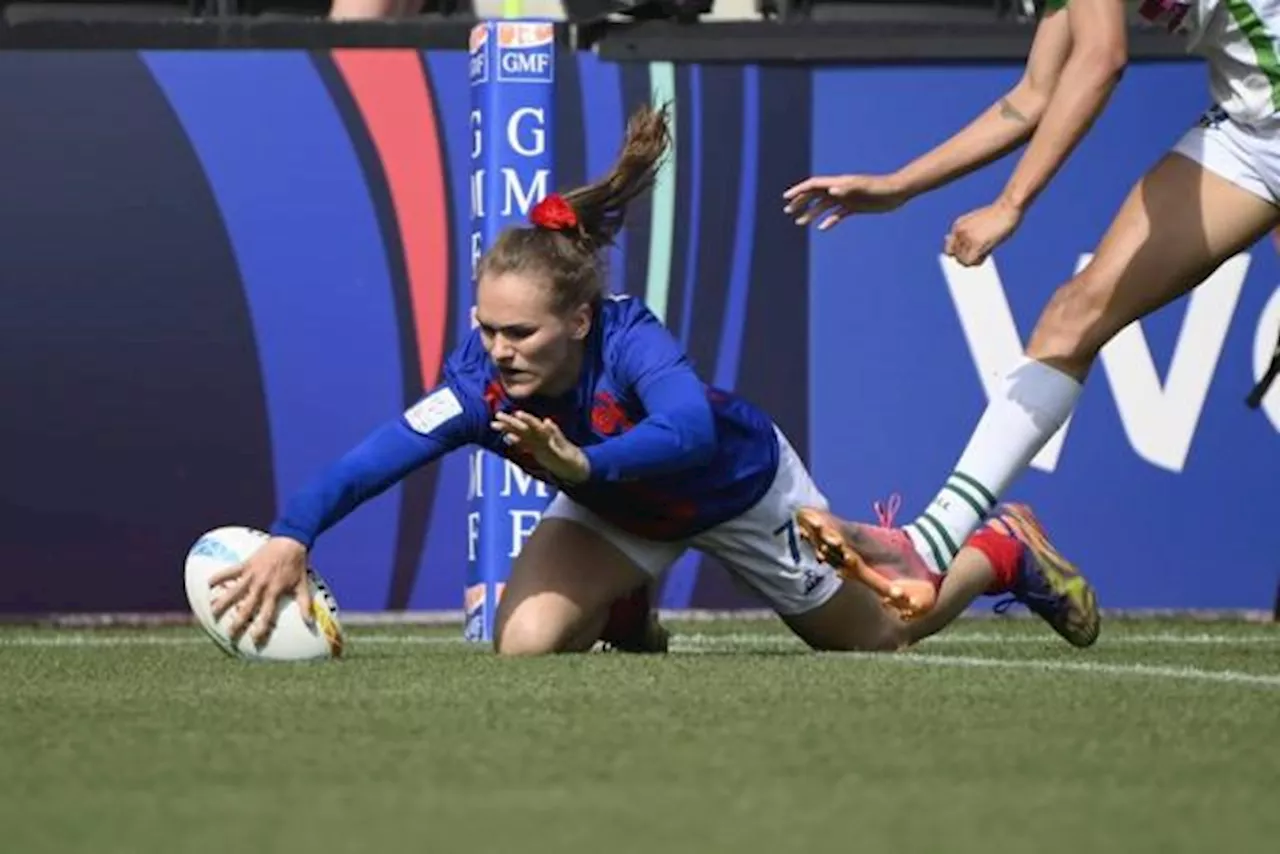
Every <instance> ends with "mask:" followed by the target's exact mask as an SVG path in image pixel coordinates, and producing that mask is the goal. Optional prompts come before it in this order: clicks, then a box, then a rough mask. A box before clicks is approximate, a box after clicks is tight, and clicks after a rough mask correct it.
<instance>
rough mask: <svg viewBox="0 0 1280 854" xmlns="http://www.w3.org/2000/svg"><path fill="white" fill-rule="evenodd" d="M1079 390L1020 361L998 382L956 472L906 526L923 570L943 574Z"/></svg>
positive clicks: (1037, 365)
mask: <svg viewBox="0 0 1280 854" xmlns="http://www.w3.org/2000/svg"><path fill="white" fill-rule="evenodd" d="M1080 388H1081V386H1080V383H1078V382H1076V380H1075V379H1073V378H1072V377H1069V376H1067V375H1066V374H1064V373H1062V372H1061V371H1059V370H1057V369H1055V368H1051V367H1049V366H1048V365H1046V364H1044V363H1043V362H1037V361H1035V360H1034V359H1029V358H1026V357H1023V358H1022V360H1021V361H1019V362H1018V364H1016V365H1014V367H1013V370H1011V371H1009V373H1008V374H1006V375H1005V378H1004V382H1003V383H1001V386H1000V391H999V392H998V393H997V395H996V396H995V397H993V398H992V399H991V402H990V403H989V404H987V411H986V412H984V413H983V415H982V420H981V421H979V422H978V427H977V429H975V430H974V431H973V436H972V437H971V438H970V439H969V445H968V447H966V448H965V449H964V454H963V455H961V457H960V462H959V463H958V464H957V465H956V468H955V471H953V472H952V473H951V476H950V477H948V478H947V482H946V484H945V485H944V486H943V487H942V490H941V491H940V492H939V493H938V494H937V496H936V497H934V499H933V501H931V502H930V503H929V506H928V507H926V508H925V511H924V512H923V513H921V514H920V516H919V517H918V518H917V519H916V520H915V521H914V522H912V523H911V524H910V525H907V526H906V532H907V536H909V537H910V538H911V541H912V543H914V544H915V547H916V551H918V552H919V553H920V556H921V557H923V558H924V561H925V563H927V564H929V565H930V566H931V567H933V569H935V570H936V571H938V572H945V571H946V569H947V566H948V565H949V564H950V563H951V561H952V560H953V559H954V558H955V556H956V553H957V552H958V551H960V547H961V546H962V545H964V541H965V540H967V539H968V538H969V535H970V534H972V533H973V532H974V531H976V530H977V529H978V526H979V525H981V524H982V521H983V520H984V519H985V518H986V517H987V514H988V513H990V512H991V511H992V509H994V508H995V505H996V502H997V501H998V500H999V498H1000V496H1001V495H1002V494H1003V493H1004V491H1005V490H1006V489H1008V487H1009V485H1010V484H1011V483H1012V482H1013V481H1014V479H1015V478H1017V476H1018V475H1019V474H1021V473H1022V470H1023V469H1025V468H1026V467H1027V465H1028V464H1029V463H1030V462H1031V459H1032V458H1033V457H1034V456H1035V455H1036V454H1037V453H1038V452H1039V451H1040V448H1042V447H1043V446H1044V443H1045V442H1047V441H1049V439H1050V438H1051V437H1052V436H1053V434H1054V433H1056V432H1057V431H1058V428H1059V427H1061V426H1062V423H1063V422H1064V421H1066V420H1067V416H1068V415H1070V414H1071V410H1072V409H1073V408H1074V407H1075V405H1076V399H1077V398H1079V397H1080Z"/></svg>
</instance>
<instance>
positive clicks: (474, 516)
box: [467, 510, 480, 563]
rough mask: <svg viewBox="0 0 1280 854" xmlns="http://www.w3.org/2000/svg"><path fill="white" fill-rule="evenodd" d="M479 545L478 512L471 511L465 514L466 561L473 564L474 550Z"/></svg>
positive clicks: (474, 558)
mask: <svg viewBox="0 0 1280 854" xmlns="http://www.w3.org/2000/svg"><path fill="white" fill-rule="evenodd" d="M479 543H480V512H479V511H478V510H473V511H472V512H470V513H468V514H467V560H468V561H470V562H471V563H475V560H476V549H477V548H478V546H479Z"/></svg>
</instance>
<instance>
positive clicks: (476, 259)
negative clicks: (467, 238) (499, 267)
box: [471, 231, 484, 282]
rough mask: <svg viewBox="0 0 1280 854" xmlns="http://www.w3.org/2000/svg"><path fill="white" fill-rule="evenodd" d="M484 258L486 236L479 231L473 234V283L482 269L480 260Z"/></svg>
mask: <svg viewBox="0 0 1280 854" xmlns="http://www.w3.org/2000/svg"><path fill="white" fill-rule="evenodd" d="M483 257H484V235H482V234H481V233H480V232H478V231H473V232H471V281H473V282H474V281H475V280H476V273H477V272H478V271H479V269H480V259H481V258H483Z"/></svg>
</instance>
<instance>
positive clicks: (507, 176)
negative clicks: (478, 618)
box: [502, 166, 551, 216]
mask: <svg viewBox="0 0 1280 854" xmlns="http://www.w3.org/2000/svg"><path fill="white" fill-rule="evenodd" d="M550 173H551V170H550V169H538V170H537V171H535V172H534V173H533V182H532V183H531V184H530V186H529V188H528V192H525V188H524V187H522V186H521V185H520V173H519V171H517V170H516V169H514V168H512V167H510V166H504V167H502V187H503V190H502V215H503V216H511V215H512V214H513V213H514V210H513V209H512V207H511V201H512V198H513V197H514V199H515V203H516V208H515V209H516V210H519V211H520V215H521V216H527V215H528V213H529V208H531V207H533V204H534V202H535V201H538V200H540V199H542V197H543V196H545V195H546V194H547V178H548V176H549V175H550Z"/></svg>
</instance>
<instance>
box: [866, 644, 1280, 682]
mask: <svg viewBox="0 0 1280 854" xmlns="http://www.w3.org/2000/svg"><path fill="white" fill-rule="evenodd" d="M853 654H854V655H856V656H857V657H859V658H869V657H871V656H873V655H874V653H866V652H859V653H853ZM885 659H886V660H892V661H903V662H908V663H914V664H929V665H934V666H946V667H988V668H991V667H994V668H1001V669H1007V670H1044V671H1051V672H1052V671H1057V672H1074V673H1095V674H1102V675H1105V676H1147V677H1152V678H1156V679H1184V680H1191V681H1196V682H1230V683H1235V684H1237V685H1263V686H1266V687H1268V688H1280V674H1277V675H1269V674H1262V673H1245V672H1243V671H1240V670H1204V669H1202V668H1199V667H1174V666H1170V665H1165V664H1101V663H1098V662H1094V661H1060V660H1055V659H1045V660H1037V659H1016V658H1009V659H1004V658H979V657H977V656H968V655H921V654H920V653H915V652H908V653H900V654H898V655H894V656H885Z"/></svg>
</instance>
